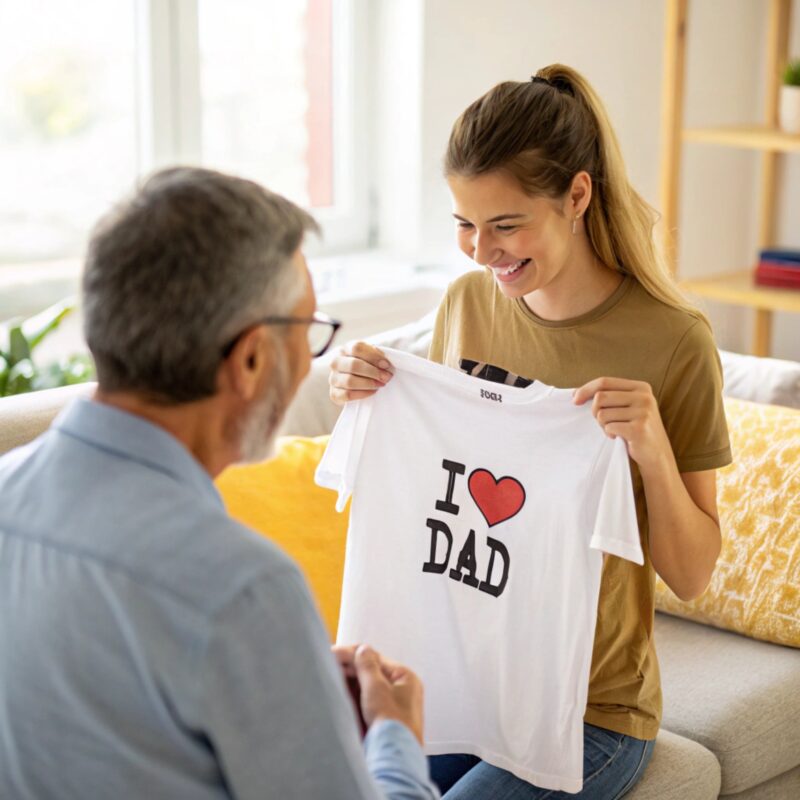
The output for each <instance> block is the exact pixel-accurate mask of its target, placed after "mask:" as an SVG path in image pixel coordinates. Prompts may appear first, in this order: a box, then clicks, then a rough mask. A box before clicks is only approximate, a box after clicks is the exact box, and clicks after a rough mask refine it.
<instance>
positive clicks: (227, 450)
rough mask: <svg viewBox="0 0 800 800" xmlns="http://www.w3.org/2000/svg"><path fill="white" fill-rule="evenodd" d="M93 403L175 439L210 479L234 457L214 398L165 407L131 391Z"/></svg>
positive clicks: (97, 395)
mask: <svg viewBox="0 0 800 800" xmlns="http://www.w3.org/2000/svg"><path fill="white" fill-rule="evenodd" d="M93 400H94V401H95V402H97V403H103V404H105V405H108V406H112V407H114V408H118V409H119V410H120V411H125V412H127V413H128V414H133V415H134V416H136V417H141V418H142V419H145V420H147V421H148V422H150V423H151V424H153V425H156V426H157V427H159V428H161V429H162V430H164V431H166V432H167V433H168V434H170V436H172V437H174V438H175V439H177V440H178V441H179V442H180V443H181V444H182V445H183V446H184V447H185V448H186V449H187V450H188V451H189V452H190V453H191V455H192V457H193V458H194V459H195V461H197V462H198V463H199V464H200V466H201V467H203V469H204V470H205V471H206V472H207V473H208V474H209V475H210V476H211V477H212V479H213V478H216V477H217V475H219V473H220V472H222V470H224V469H225V467H227V466H228V465H229V464H231V463H233V462H234V461H235V460H236V458H237V453H236V452H235V448H234V447H232V445H231V443H230V441H229V439H230V436H229V435H228V436H226V433H229V432H228V431H227V430H226V425H225V424H224V421H223V416H222V414H221V412H220V409H219V403H218V402H217V400H216V398H213V397H212V398H209V399H206V400H196V401H193V402H191V403H178V404H175V405H166V404H163V403H156V402H154V401H153V400H149V399H147V398H145V397H143V396H142V395H140V394H137V393H135V392H104V391H103V390H102V389H100V388H98V389H97V390H96V392H95V394H94V397H93Z"/></svg>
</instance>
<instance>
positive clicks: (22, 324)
mask: <svg viewBox="0 0 800 800" xmlns="http://www.w3.org/2000/svg"><path fill="white" fill-rule="evenodd" d="M74 310H75V303H74V302H73V301H72V300H64V301H62V302H61V303H56V305H54V306H51V307H50V308H47V309H45V310H44V311H42V312H41V313H40V314H36V315H35V316H33V317H29V318H28V319H26V320H20V319H13V320H10V321H8V322H6V323H5V324H3V325H0V397H5V396H7V395H12V394H22V393H23V392H32V391H36V390H37V389H51V388H54V387H56V386H67V385H70V384H73V383H83V382H84V381H88V380H91V379H92V378H93V377H94V369H93V366H92V361H91V359H90V358H89V356H86V355H71V356H67V357H65V358H61V359H59V360H58V361H56V362H53V363H50V364H46V365H41V364H38V363H37V362H36V361H35V360H34V358H33V351H34V350H35V349H36V348H37V347H38V346H39V345H40V344H41V343H42V341H44V339H45V338H46V337H47V336H49V335H50V334H51V333H52V332H53V331H54V330H56V329H57V328H58V326H59V325H60V324H61V322H62V320H63V319H64V318H65V317H67V316H68V315H69V314H71V313H72V312H73V311H74Z"/></svg>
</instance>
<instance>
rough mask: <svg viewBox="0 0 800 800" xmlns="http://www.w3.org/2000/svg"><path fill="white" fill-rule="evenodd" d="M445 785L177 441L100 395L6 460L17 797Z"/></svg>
mask: <svg viewBox="0 0 800 800" xmlns="http://www.w3.org/2000/svg"><path fill="white" fill-rule="evenodd" d="M265 491H270V487H265ZM298 524H299V525H302V520H298ZM364 748H365V749H366V759H365V757H364V756H365V753H364ZM368 765H369V766H368ZM437 796H438V794H437V792H436V789H435V788H434V787H433V785H432V784H431V783H430V782H429V779H428V770H427V763H426V760H425V757H424V755H423V754H422V750H421V748H420V747H419V744H418V743H417V741H416V740H415V739H414V737H413V736H412V734H411V732H410V731H409V730H408V728H406V727H405V726H404V725H401V724H400V723H397V722H384V723H380V724H378V725H375V726H373V728H372V730H371V731H370V734H369V736H368V737H367V739H366V742H365V743H364V744H363V745H362V742H361V741H360V739H359V736H358V732H357V728H356V723H355V719H354V711H353V707H352V704H351V703H350V699H349V697H348V695H347V693H346V690H345V688H344V682H343V679H342V676H341V673H340V670H339V667H338V665H337V664H336V662H335V659H334V658H333V656H332V655H331V653H330V649H329V642H328V638H327V635H326V632H325V629H324V627H323V624H322V622H321V621H320V619H319V616H318V614H317V613H316V611H315V608H314V604H313V602H312V600H311V597H310V595H309V592H308V589H307V587H306V584H305V582H304V581H303V578H302V577H301V574H300V572H299V570H298V569H297V567H296V566H295V565H294V564H293V563H292V561H291V560H290V559H289V558H288V557H287V556H286V555H285V554H284V553H283V552H281V551H280V550H279V549H278V548H276V547H275V546H273V545H272V544H271V543H269V542H268V541H266V540H265V539H263V538H262V537H260V536H258V535H256V534H254V533H252V532H251V531H249V530H248V529H246V528H244V527H243V526H241V525H239V524H238V523H236V522H235V521H233V520H232V519H230V518H229V517H228V516H227V514H226V513H225V509H224V507H223V505H222V502H221V500H220V497H219V495H218V494H217V491H216V489H215V487H214V485H213V483H212V481H211V479H210V477H209V475H208V474H207V473H206V472H205V471H204V470H203V469H202V467H201V466H200V464H199V463H198V462H197V461H196V460H195V459H194V458H193V457H192V456H191V455H190V453H189V452H188V451H187V450H186V449H185V448H184V447H183V445H181V444H180V442H178V440H177V439H175V438H173V437H172V436H170V435H169V434H167V433H166V432H165V431H163V430H161V429H160V428H158V427H156V426H154V425H152V424H150V423H148V422H147V421H145V420H143V419H141V418H139V417H136V416H133V415H130V414H126V413H124V412H122V411H120V410H117V409H115V408H112V407H110V406H107V405H102V404H100V403H96V402H92V401H87V400H80V401H78V402H76V403H75V404H73V405H72V406H70V407H69V408H67V409H66V410H65V411H64V412H63V413H62V414H61V416H60V417H59V418H58V419H57V420H56V422H55V423H54V425H53V427H52V428H51V429H50V430H49V431H48V432H47V433H45V434H44V435H43V436H41V437H40V438H39V439H37V440H36V441H35V442H32V443H31V444H30V445H28V446H26V447H23V448H20V449H18V450H15V451H13V452H11V453H9V454H7V455H6V456H4V457H3V458H2V459H0V797H3V798H15V800H27V798H36V800H47V798H59V799H61V798H81V800H84V798H106V797H108V798H120V799H121V798H128V797H148V798H187V799H188V798H191V800H205V799H206V798H208V800H211V798H214V800H219V798H229V797H236V798H240V799H241V800H249V799H250V798H279V799H280V800H283V798H301V799H302V800H312V799H313V798H326V799H332V798H341V799H342V800H354V798H377V797H388V798H403V799H404V800H405V799H409V800H410V798H434V797H437Z"/></svg>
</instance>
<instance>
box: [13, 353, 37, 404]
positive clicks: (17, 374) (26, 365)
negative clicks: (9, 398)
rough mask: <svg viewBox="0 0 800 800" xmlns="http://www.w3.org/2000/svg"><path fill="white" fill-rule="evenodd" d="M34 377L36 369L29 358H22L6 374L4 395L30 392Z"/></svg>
mask: <svg viewBox="0 0 800 800" xmlns="http://www.w3.org/2000/svg"><path fill="white" fill-rule="evenodd" d="M35 377H36V367H34V365H33V362H32V361H31V360H30V358H24V359H22V360H21V361H19V362H17V363H16V364H14V366H12V367H11V370H10V371H9V373H8V380H7V382H6V386H5V393H6V394H7V395H11V394H22V393H23V392H29V391H31V389H32V387H33V380H34V378H35Z"/></svg>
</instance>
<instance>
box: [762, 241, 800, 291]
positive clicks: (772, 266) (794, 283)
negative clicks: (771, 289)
mask: <svg viewBox="0 0 800 800" xmlns="http://www.w3.org/2000/svg"><path fill="white" fill-rule="evenodd" d="M756 283H757V284H759V285H760V286H783V287H786V288H788V289H800V250H762V251H761V252H760V253H759V258H758V266H757V267H756Z"/></svg>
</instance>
